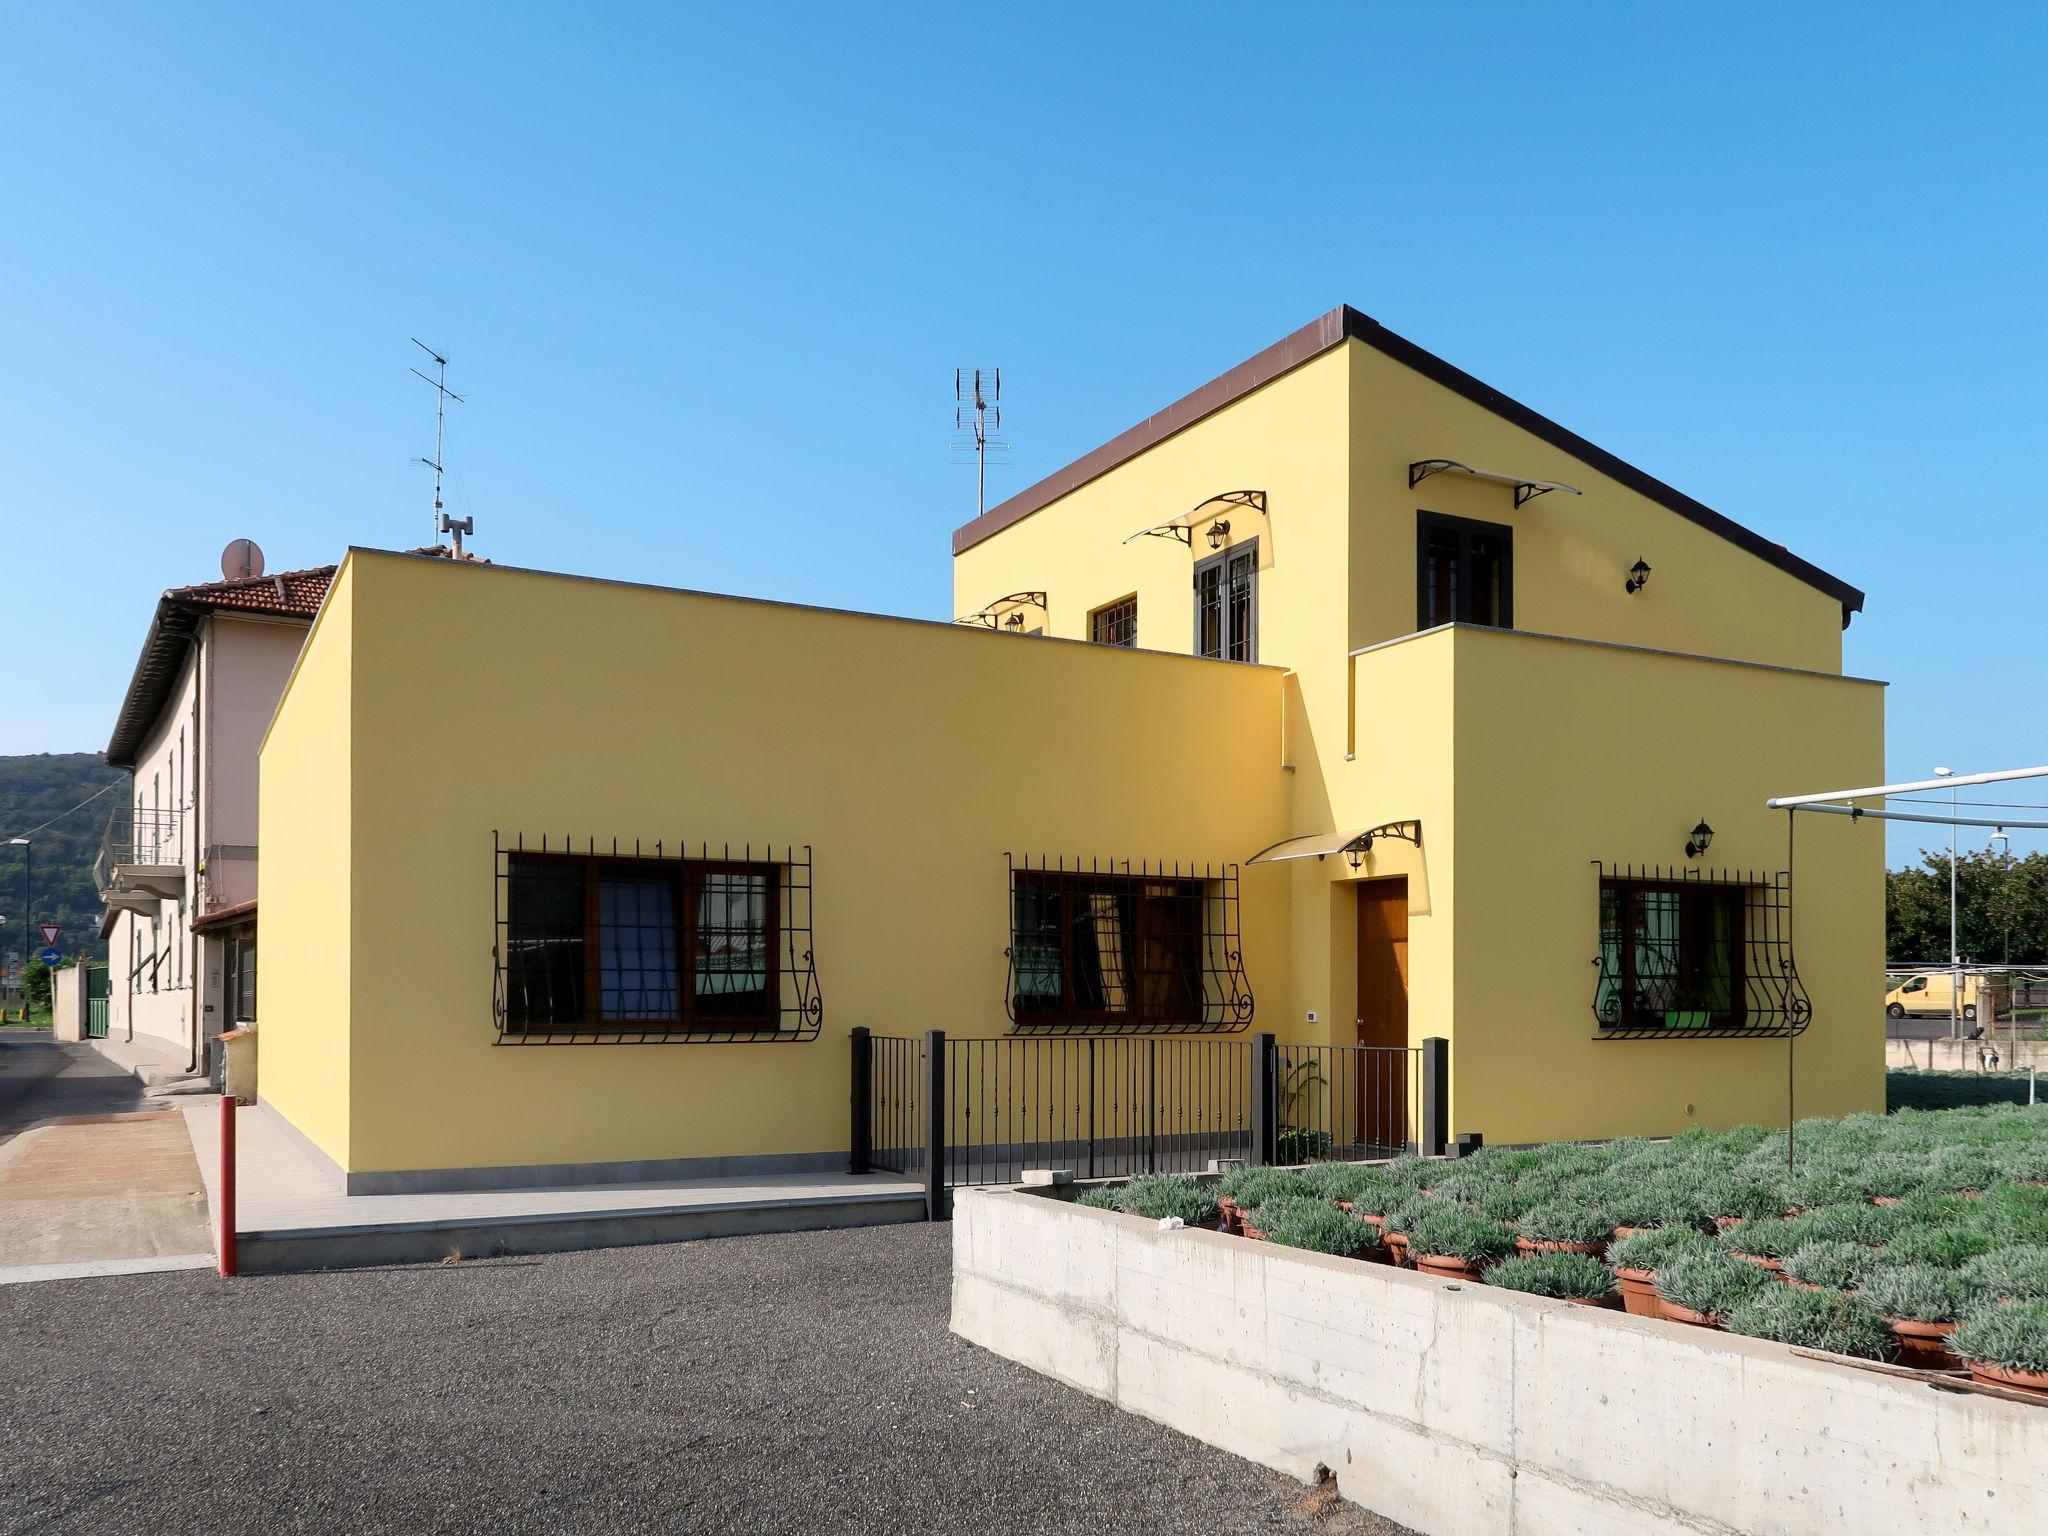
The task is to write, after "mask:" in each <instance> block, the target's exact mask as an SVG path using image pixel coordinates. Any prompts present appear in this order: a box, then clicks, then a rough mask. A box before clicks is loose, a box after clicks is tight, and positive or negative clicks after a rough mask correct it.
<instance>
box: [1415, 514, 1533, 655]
mask: <svg viewBox="0 0 2048 1536" xmlns="http://www.w3.org/2000/svg"><path fill="white" fill-rule="evenodd" d="M1514 576H1515V531H1514V529H1512V528H1507V527H1503V526H1502V525H1500V524H1499V523H1480V522H1474V521H1472V520H1471V519H1469V518H1463V517H1444V516H1441V515H1440V514H1438V513H1435V512H1419V513H1417V514H1416V519H1415V594H1416V595H1415V627H1416V628H1417V629H1434V628H1436V627H1437V626H1438V625H1439V624H1489V625H1492V626H1493V627H1494V628H1496V629H1513V628H1514V627H1515V581H1514Z"/></svg>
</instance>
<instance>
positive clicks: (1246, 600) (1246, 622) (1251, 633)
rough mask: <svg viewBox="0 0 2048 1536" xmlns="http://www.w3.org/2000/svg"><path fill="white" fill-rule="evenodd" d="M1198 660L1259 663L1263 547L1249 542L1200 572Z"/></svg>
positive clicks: (1197, 568) (1209, 561)
mask: <svg viewBox="0 0 2048 1536" xmlns="http://www.w3.org/2000/svg"><path fill="white" fill-rule="evenodd" d="M1195 654H1196V655H1197V656H1210V657H1214V658H1217V659H1219V660H1222V661H1257V660H1258V659H1259V541H1258V540H1257V539H1247V540H1246V541H1245V542H1244V543H1242V544H1238V545H1234V546H1233V547H1231V548H1229V549H1226V550H1224V551H1223V553H1221V554H1219V555H1211V556H1210V557H1209V558H1208V559H1206V560H1204V561H1201V562H1200V563H1199V564H1197V565H1196V566H1195Z"/></svg>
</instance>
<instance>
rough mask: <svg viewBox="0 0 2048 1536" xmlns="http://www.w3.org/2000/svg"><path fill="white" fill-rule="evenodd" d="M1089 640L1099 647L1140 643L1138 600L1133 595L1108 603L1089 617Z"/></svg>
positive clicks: (1135, 595)
mask: <svg viewBox="0 0 2048 1536" xmlns="http://www.w3.org/2000/svg"><path fill="white" fill-rule="evenodd" d="M1088 638H1089V639H1090V640H1093V641H1094V642H1095V643H1096V644H1097V645H1124V646H1135V645H1136V644H1137V643H1138V598H1137V594H1136V593H1133V594H1132V595H1131V596H1129V597H1120V598H1118V599H1117V600H1116V601H1115V602H1113V603H1106V604H1104V605H1103V606H1102V607H1100V608H1098V609H1096V610H1095V611H1094V612H1093V613H1091V614H1089V615H1088Z"/></svg>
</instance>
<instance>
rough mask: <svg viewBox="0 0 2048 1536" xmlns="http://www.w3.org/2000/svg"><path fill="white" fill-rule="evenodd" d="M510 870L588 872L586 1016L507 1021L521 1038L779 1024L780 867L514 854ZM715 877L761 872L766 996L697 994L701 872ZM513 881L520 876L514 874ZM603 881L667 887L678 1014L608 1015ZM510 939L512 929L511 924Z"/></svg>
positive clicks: (585, 887)
mask: <svg viewBox="0 0 2048 1536" xmlns="http://www.w3.org/2000/svg"><path fill="white" fill-rule="evenodd" d="M506 857H507V860H508V863H507V866H506V867H507V872H508V875H510V874H511V873H512V872H513V871H516V870H518V869H519V868H521V867H522V866H539V865H553V866H556V867H572V868H576V869H578V870H580V871H581V873H582V877H583V1016H582V1017H581V1018H578V1019H559V1018H557V1019H547V1020H529V1021H526V1022H522V1023H518V1024H515V1025H511V1026H509V1029H508V1032H509V1033H514V1034H521V1035H547V1034H581V1035H590V1034H596V1035H604V1034H620V1035H641V1034H645V1035H658V1034H662V1033H664V1032H672V1033H685V1032H688V1033H715V1032H718V1031H721V1030H731V1031H735V1032H745V1033H759V1032H761V1031H762V1030H763V1028H764V1021H765V1027H767V1028H771V1029H772V1028H774V1027H775V1025H776V1022H777V1021H778V1020H779V1019H780V1017H781V1012H782V1008H781V999H782V963H781V961H782V953H781V939H782V880H781V874H782V871H781V868H780V867H779V866H778V865H775V864H769V863H762V862H759V861H753V862H749V861H747V860H744V859H649V858H608V857H606V856H604V855H602V854H595V855H593V854H575V853H536V852H526V851H520V852H513V853H508V854H507V856H506ZM713 874H746V875H758V876H760V877H761V879H762V881H763V882H764V887H765V900H764V910H763V918H762V924H763V930H762V939H763V954H764V964H765V967H766V971H767V980H766V983H765V985H764V986H763V988H762V990H761V992H760V998H761V1001H760V1003H759V1004H758V1005H756V1006H750V1007H746V1008H733V1007H730V1006H728V1007H712V1008H707V1007H705V1006H704V1000H703V999H700V998H699V997H698V996H697V987H696V977H697V960H698V958H699V955H700V951H701V943H700V940H699V935H698V930H697V919H698V915H699V913H700V911H701V903H702V898H703V888H704V877H705V876H706V875H713ZM514 878H516V876H514ZM606 878H614V879H630V880H644V881H662V882H664V883H666V884H667V885H668V886H669V888H670V893H671V897H672V899H671V902H670V905H671V908H672V910H673V913H674V924H675V960H676V1012H675V1013H674V1014H673V1015H670V1016H667V1017H648V1018H627V1019H608V1018H605V1017H604V976H603V970H604V931H603V922H602V919H601V911H602V901H603V895H602V891H601V889H600V887H601V885H602V882H603V881H604V880H605V879H606ZM507 938H508V942H509V939H510V929H509V928H508V929H507Z"/></svg>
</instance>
